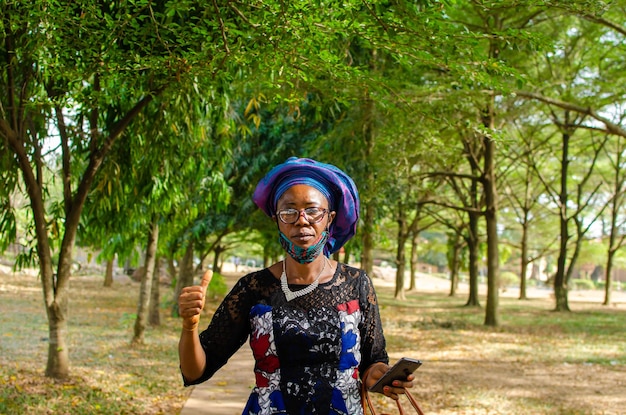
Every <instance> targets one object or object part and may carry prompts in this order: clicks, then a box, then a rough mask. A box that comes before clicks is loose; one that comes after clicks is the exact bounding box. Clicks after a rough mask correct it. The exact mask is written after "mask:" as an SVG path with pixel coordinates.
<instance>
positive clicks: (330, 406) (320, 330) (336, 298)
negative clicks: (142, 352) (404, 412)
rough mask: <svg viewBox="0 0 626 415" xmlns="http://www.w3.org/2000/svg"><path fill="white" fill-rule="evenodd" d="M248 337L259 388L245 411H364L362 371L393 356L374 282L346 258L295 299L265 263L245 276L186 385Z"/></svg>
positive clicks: (205, 337) (204, 339)
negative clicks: (203, 363) (324, 279)
mask: <svg viewBox="0 0 626 415" xmlns="http://www.w3.org/2000/svg"><path fill="white" fill-rule="evenodd" d="M291 288H292V290H294V289H296V288H298V286H297V285H294V286H292V287H291ZM248 338H249V342H250V347H251V349H252V353H253V355H254V358H255V368H254V372H255V377H256V387H255V388H254V389H253V390H252V393H251V395H250V398H249V400H248V403H247V405H246V409H245V410H244V414H345V415H355V414H361V413H362V409H361V405H360V397H359V376H360V375H362V374H363V373H364V371H365V369H367V368H368V367H369V366H370V365H371V364H373V363H375V362H385V363H388V357H387V352H386V350H385V338H384V335H383V329H382V326H381V322H380V315H379V311H378V304H377V299H376V294H375V291H374V287H373V285H372V282H371V280H370V278H369V277H368V276H367V275H366V274H365V272H363V271H362V270H359V269H356V268H353V267H350V266H348V265H345V264H339V265H338V266H337V270H336V272H335V274H334V276H333V278H332V279H331V280H330V281H328V282H326V283H322V284H320V285H319V287H318V288H317V289H315V290H314V291H313V292H311V293H310V294H308V295H304V296H302V297H298V298H295V299H293V300H292V301H290V302H287V301H286V299H285V295H284V294H283V292H282V290H281V288H280V281H279V280H278V279H277V278H276V277H274V276H273V275H272V274H271V272H270V271H269V270H268V269H263V270H260V271H258V272H253V273H250V274H248V275H246V276H244V277H242V278H241V279H240V280H239V281H238V282H237V283H236V285H235V286H234V287H233V289H232V290H231V292H230V293H229V294H228V295H227V297H226V298H225V299H224V301H223V302H222V304H221V305H220V306H219V307H218V309H217V311H216V312H215V315H214V316H213V319H212V321H211V323H210V324H209V327H208V328H207V329H206V330H205V331H203V332H202V333H201V334H200V341H201V344H202V347H203V348H204V351H205V353H206V356H207V362H206V368H205V371H204V374H203V375H202V377H201V378H200V379H197V380H195V381H193V382H190V381H187V380H185V384H186V385H191V384H197V383H201V382H204V381H205V380H207V379H209V378H210V377H211V376H212V375H213V374H214V373H215V372H216V371H217V370H218V369H219V368H221V367H222V366H223V365H224V364H225V363H226V361H227V360H228V359H229V358H230V357H231V356H232V355H233V354H234V353H235V352H236V351H237V350H238V349H239V347H241V345H242V344H243V343H244V342H245V341H246V339H248Z"/></svg>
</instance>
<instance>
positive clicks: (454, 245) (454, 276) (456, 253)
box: [448, 232, 462, 297]
mask: <svg viewBox="0 0 626 415" xmlns="http://www.w3.org/2000/svg"><path fill="white" fill-rule="evenodd" d="M461 240H462V238H461V236H460V235H459V234H458V233H456V232H454V239H452V238H451V237H450V235H448V267H449V268H450V294H449V296H450V297H454V296H455V295H456V291H457V289H458V287H459V269H460V268H461V261H460V256H461Z"/></svg>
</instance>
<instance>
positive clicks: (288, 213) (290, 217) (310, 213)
mask: <svg viewBox="0 0 626 415" xmlns="http://www.w3.org/2000/svg"><path fill="white" fill-rule="evenodd" d="M326 212H328V209H324V208H319V207H310V208H306V209H301V210H298V209H284V210H279V211H278V212H276V215H277V216H278V218H279V219H280V221H281V222H283V223H286V224H287V225H293V224H294V223H296V222H297V221H298V220H299V219H300V216H301V215H302V214H303V213H304V219H306V221H307V222H309V223H310V224H313V223H317V222H319V221H321V220H322V219H324V216H325V215H326Z"/></svg>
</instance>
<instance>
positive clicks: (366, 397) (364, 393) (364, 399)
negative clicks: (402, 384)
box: [361, 383, 424, 415]
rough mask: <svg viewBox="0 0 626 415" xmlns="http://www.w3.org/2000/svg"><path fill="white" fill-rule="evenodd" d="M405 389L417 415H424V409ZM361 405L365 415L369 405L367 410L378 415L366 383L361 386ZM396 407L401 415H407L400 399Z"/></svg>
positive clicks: (372, 414) (373, 414)
mask: <svg viewBox="0 0 626 415" xmlns="http://www.w3.org/2000/svg"><path fill="white" fill-rule="evenodd" d="M403 389H404V394H405V395H406V397H407V398H408V400H409V402H410V403H411V406H412V407H413V409H415V411H416V412H417V414H418V415H424V411H422V408H420V406H419V404H418V403H417V400H416V399H415V398H414V397H413V395H411V392H409V390H408V389H406V388H403ZM361 405H362V406H363V413H364V414H365V413H366V411H365V409H366V405H367V409H369V411H370V413H371V415H378V412H376V408H374V404H373V403H372V398H371V397H370V394H369V392H368V390H367V388H366V387H365V383H362V384H361ZM396 405H397V406H398V411H400V415H406V412H405V411H404V408H403V407H402V404H401V403H400V399H398V400H396ZM381 415H386V414H381Z"/></svg>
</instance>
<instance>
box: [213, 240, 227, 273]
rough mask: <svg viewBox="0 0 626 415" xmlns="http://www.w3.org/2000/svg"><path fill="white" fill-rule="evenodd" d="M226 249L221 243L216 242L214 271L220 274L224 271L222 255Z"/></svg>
mask: <svg viewBox="0 0 626 415" xmlns="http://www.w3.org/2000/svg"><path fill="white" fill-rule="evenodd" d="M225 250H226V249H225V248H224V247H223V246H222V245H220V244H216V245H215V247H214V248H213V253H214V254H215V256H214V257H213V272H217V273H218V274H219V273H221V272H222V266H221V263H220V256H221V255H222V253H223V252H224V251H225Z"/></svg>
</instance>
